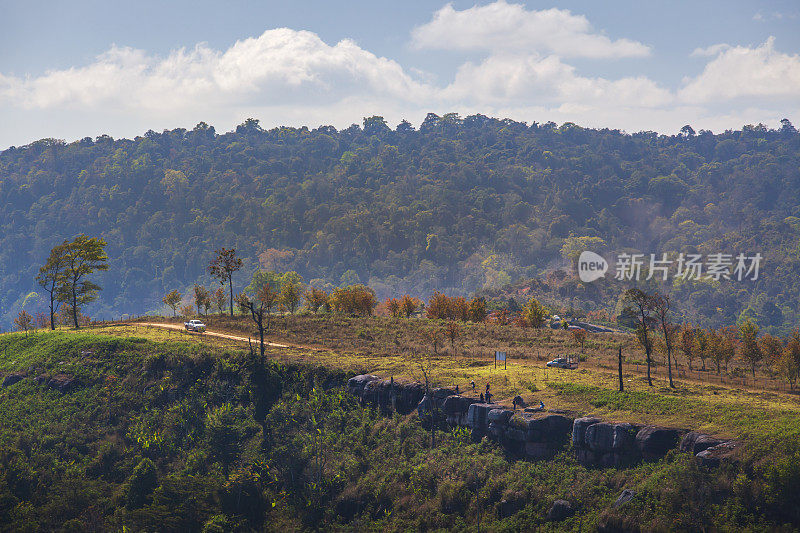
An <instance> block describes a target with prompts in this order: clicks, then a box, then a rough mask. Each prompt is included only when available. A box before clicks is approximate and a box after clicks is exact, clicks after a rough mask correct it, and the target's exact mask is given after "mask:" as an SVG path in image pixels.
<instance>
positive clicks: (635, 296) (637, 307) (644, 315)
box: [623, 288, 655, 387]
mask: <svg viewBox="0 0 800 533" xmlns="http://www.w3.org/2000/svg"><path fill="white" fill-rule="evenodd" d="M623 301H624V302H625V305H626V306H627V307H628V309H630V311H631V312H632V313H631V314H632V316H635V317H636V337H637V338H638V339H639V343H640V344H641V345H642V347H643V348H644V353H645V356H646V358H647V384H648V385H650V386H651V387H652V386H653V378H652V377H651V375H650V367H651V365H652V364H653V358H652V352H653V339H652V337H651V336H650V330H651V329H652V328H653V326H654V324H655V318H654V317H653V297H652V296H651V295H650V294H648V293H646V292H644V291H643V290H641V289H637V288H631V289H628V290H627V291H625V294H624V295H623Z"/></svg>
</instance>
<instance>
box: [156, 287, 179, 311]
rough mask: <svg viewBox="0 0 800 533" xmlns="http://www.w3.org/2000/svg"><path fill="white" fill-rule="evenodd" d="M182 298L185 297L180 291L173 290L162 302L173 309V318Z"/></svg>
mask: <svg viewBox="0 0 800 533" xmlns="http://www.w3.org/2000/svg"><path fill="white" fill-rule="evenodd" d="M182 297H183V295H182V294H181V293H179V292H178V289H172V290H171V291H169V292H168V293H167V294H166V295H165V296H164V297H163V298H162V299H161V301H162V302H164V305H166V306H167V307H170V308H172V316H175V314H176V310H177V309H178V305H179V304H180V303H181V298H182Z"/></svg>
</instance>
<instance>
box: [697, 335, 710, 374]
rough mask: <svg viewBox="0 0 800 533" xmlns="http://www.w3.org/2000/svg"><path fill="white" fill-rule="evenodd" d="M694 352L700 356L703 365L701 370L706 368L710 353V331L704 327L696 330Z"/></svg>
mask: <svg viewBox="0 0 800 533" xmlns="http://www.w3.org/2000/svg"><path fill="white" fill-rule="evenodd" d="M694 353H695V355H697V357H699V358H700V362H701V363H702V365H703V368H702V369H701V370H705V369H706V359H708V358H709V353H708V332H707V331H706V330H704V329H702V328H697V329H695V330H694Z"/></svg>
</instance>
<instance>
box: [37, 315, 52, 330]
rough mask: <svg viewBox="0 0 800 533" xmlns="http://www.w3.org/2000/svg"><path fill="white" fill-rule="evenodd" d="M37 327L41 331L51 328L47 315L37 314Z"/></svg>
mask: <svg viewBox="0 0 800 533" xmlns="http://www.w3.org/2000/svg"><path fill="white" fill-rule="evenodd" d="M36 327H37V328H39V329H44V328H47V327H50V325H49V321H48V318H47V315H45V314H44V313H42V312H41V311H37V312H36Z"/></svg>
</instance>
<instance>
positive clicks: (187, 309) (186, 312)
mask: <svg viewBox="0 0 800 533" xmlns="http://www.w3.org/2000/svg"><path fill="white" fill-rule="evenodd" d="M180 311H181V316H183V317H186V318H189V317H190V316H192V315H194V306H193V305H192V304H186V305H182V306H181V307H180Z"/></svg>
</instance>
